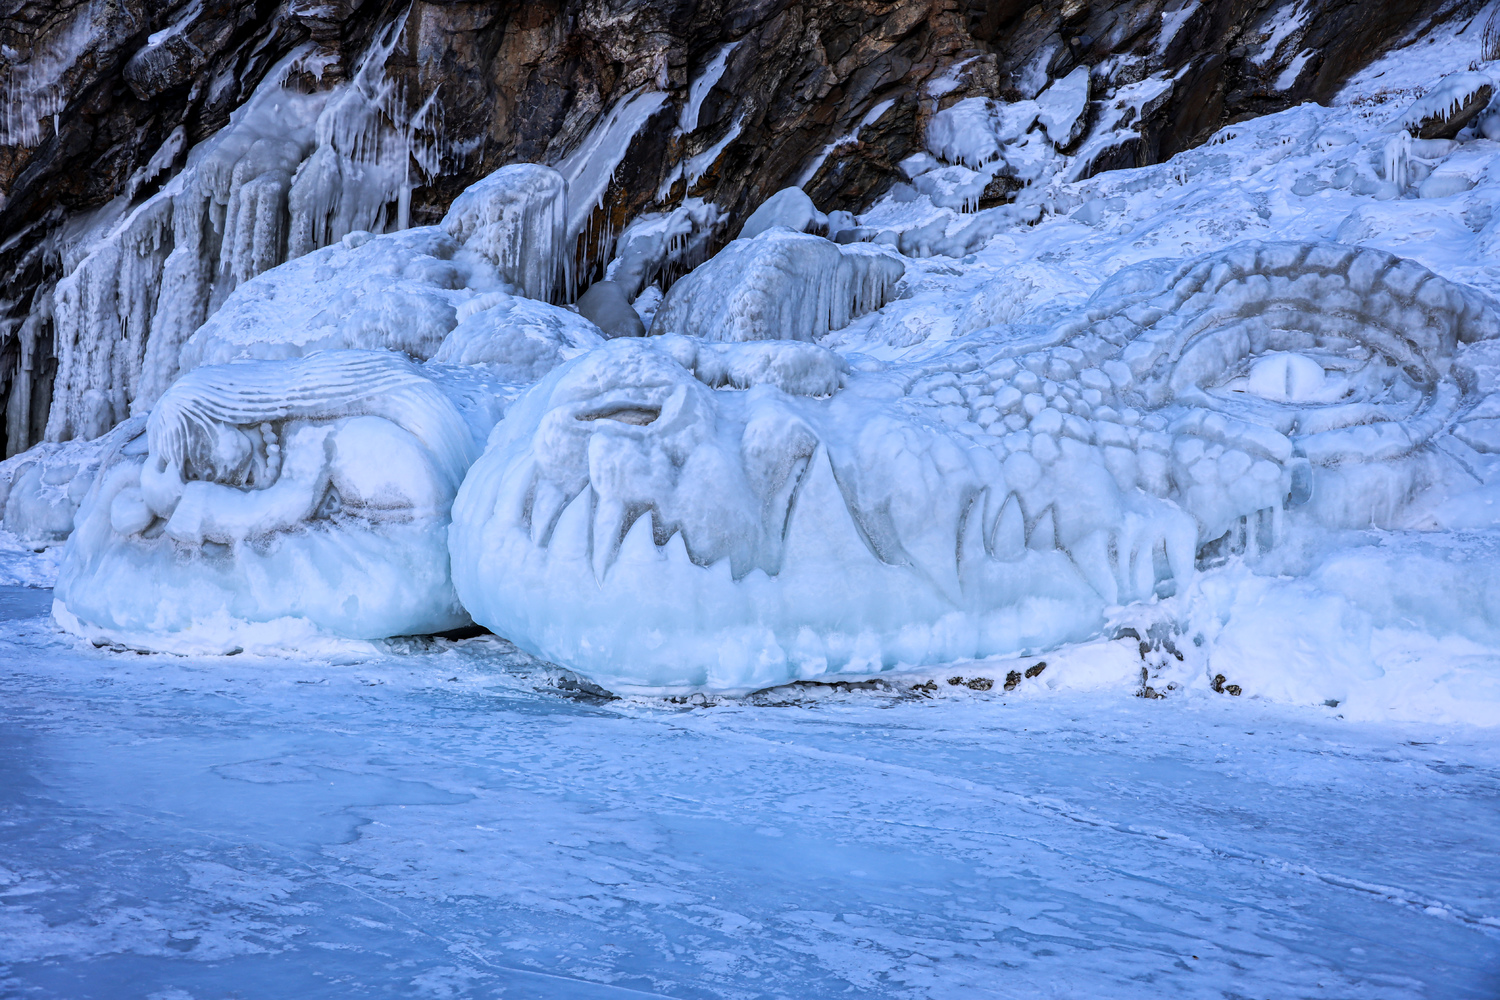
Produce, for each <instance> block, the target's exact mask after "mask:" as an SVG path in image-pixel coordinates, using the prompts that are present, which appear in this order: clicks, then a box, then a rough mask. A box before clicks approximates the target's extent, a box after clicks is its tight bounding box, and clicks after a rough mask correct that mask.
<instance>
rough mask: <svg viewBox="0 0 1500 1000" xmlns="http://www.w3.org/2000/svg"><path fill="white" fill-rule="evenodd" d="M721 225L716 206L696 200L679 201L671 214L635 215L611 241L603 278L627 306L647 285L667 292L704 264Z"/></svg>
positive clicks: (721, 217)
mask: <svg viewBox="0 0 1500 1000" xmlns="http://www.w3.org/2000/svg"><path fill="white" fill-rule="evenodd" d="M723 220H724V214H723V213H722V212H720V211H719V207H718V206H717V205H715V204H713V203H712V202H706V201H704V200H703V199H702V198H685V199H683V202H682V204H681V205H678V206H677V207H676V208H673V209H672V210H671V211H668V212H648V213H646V214H644V215H640V216H637V217H636V218H635V219H634V220H633V221H632V222H631V223H630V225H628V226H626V227H625V230H624V232H622V233H620V236H619V238H618V239H617V240H616V241H615V247H616V249H617V252H618V256H617V257H615V259H614V260H612V261H610V263H609V267H608V268H607V269H606V271H605V278H606V279H607V280H610V281H613V282H616V283H617V284H618V285H619V286H620V289H621V291H622V292H623V294H624V295H625V297H626V298H627V299H628V300H630V301H634V300H635V298H636V296H638V295H640V294H641V293H642V292H643V291H645V290H646V289H647V288H649V287H651V286H652V285H653V284H655V285H658V286H659V287H660V288H661V289H663V290H666V289H670V288H671V287H672V285H673V283H674V282H676V281H677V279H678V278H680V277H682V276H683V275H684V274H687V273H688V272H689V271H691V270H693V269H694V268H695V267H697V266H698V265H699V264H702V263H703V262H704V261H706V260H707V259H708V257H709V252H710V250H711V248H712V242H713V235H714V232H715V231H716V230H717V228H718V227H719V225H720V223H722V222H723Z"/></svg>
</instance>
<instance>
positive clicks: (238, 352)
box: [179, 226, 515, 372]
mask: <svg viewBox="0 0 1500 1000" xmlns="http://www.w3.org/2000/svg"><path fill="white" fill-rule="evenodd" d="M506 290H509V291H514V290H515V289H514V288H512V287H511V286H509V285H508V284H507V283H506V282H504V281H503V280H502V279H501V277H500V275H499V273H498V272H497V271H496V269H495V266H494V264H493V263H491V262H490V260H489V259H487V258H486V257H483V256H481V255H480V254H479V253H476V252H475V251H473V250H470V249H467V248H466V247H464V246H463V245H462V244H460V243H459V242H458V241H457V240H455V239H454V238H453V237H451V236H449V235H448V234H447V233H445V232H444V231H443V230H442V229H441V228H439V227H437V226H424V227H420V228H417V229H407V230H404V231H402V232H398V233H388V234H385V235H382V236H371V235H370V234H369V233H350V234H349V235H348V236H346V237H344V239H343V240H342V241H341V242H339V243H335V244H333V245H332V246H328V247H324V248H323V249H321V250H315V251H313V252H312V253H310V254H307V255H306V256H304V257H299V258H297V259H296V260H293V261H288V262H287V263H285V264H282V265H281V266H279V267H275V268H272V269H271V270H269V271H266V272H265V273H263V274H260V275H257V276H256V277H254V278H252V279H251V280H249V281H247V282H245V283H244V284H242V285H240V286H239V287H237V288H236V289H235V290H234V292H233V293H232V294H231V295H230V296H229V298H228V299H227V300H226V301H225V302H224V305H223V307H222V308H221V309H220V310H219V311H218V312H217V313H215V314H214V315H213V317H212V318H210V319H209V321H208V322H206V323H204V324H203V325H202V326H201V327H199V328H198V331H197V332H196V333H194V334H193V335H192V336H191V337H190V338H188V340H187V342H186V343H185V344H183V346H182V350H181V354H180V357H179V363H180V367H181V370H182V371H184V372H187V371H192V370H193V369H194V368H197V367H199V366H200V365H216V364H224V363H226V362H229V361H235V360H239V359H244V358H261V359H274V358H294V357H300V356H302V355H304V354H310V353H312V352H314V351H320V350H329V349H350V350H354V349H361V350H380V349H385V350H393V351H401V352H402V353H404V354H407V355H409V356H410V357H412V358H415V359H417V360H425V359H427V358H430V357H431V356H432V354H433V352H435V351H436V350H437V348H438V345H439V344H441V343H442V341H443V338H444V337H446V336H447V335H448V333H449V331H451V330H452V329H453V328H454V326H456V325H457V323H458V313H457V310H458V306H460V305H461V304H463V303H464V302H467V301H469V300H470V299H473V298H474V297H476V296H478V295H480V294H483V293H485V292H491V291H506Z"/></svg>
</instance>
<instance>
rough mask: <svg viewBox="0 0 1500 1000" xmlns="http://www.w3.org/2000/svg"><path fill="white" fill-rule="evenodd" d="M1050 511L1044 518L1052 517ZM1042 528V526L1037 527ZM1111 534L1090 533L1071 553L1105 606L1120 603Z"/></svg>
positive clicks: (1075, 543)
mask: <svg viewBox="0 0 1500 1000" xmlns="http://www.w3.org/2000/svg"><path fill="white" fill-rule="evenodd" d="M1050 515H1051V510H1050V509H1049V510H1048V512H1047V513H1046V514H1043V515H1042V517H1043V518H1044V519H1045V518H1047V517H1050ZM1037 527H1038V528H1040V527H1041V525H1040V524H1038V526H1037ZM1109 541H1110V539H1109V532H1108V531H1106V530H1105V529H1103V528H1100V529H1098V530H1097V531H1093V532H1090V533H1089V534H1088V535H1086V536H1085V537H1084V538H1082V539H1081V540H1079V541H1077V542H1074V543H1073V548H1072V551H1071V552H1070V553H1069V554H1070V555H1071V556H1072V558H1073V564H1074V565H1075V566H1077V567H1078V571H1079V572H1080V573H1082V574H1083V578H1084V579H1085V580H1087V581H1088V582H1089V586H1091V587H1093V588H1094V589H1095V590H1096V591H1098V592H1099V596H1100V597H1102V598H1104V603H1105V604H1118V603H1120V585H1119V581H1117V580H1116V579H1115V571H1114V568H1113V567H1112V566H1111V565H1110V558H1109V556H1110V544H1109Z"/></svg>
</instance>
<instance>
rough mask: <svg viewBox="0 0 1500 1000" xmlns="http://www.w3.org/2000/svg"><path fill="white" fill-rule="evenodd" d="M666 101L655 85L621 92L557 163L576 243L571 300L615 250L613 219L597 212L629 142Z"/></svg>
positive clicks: (572, 239)
mask: <svg viewBox="0 0 1500 1000" xmlns="http://www.w3.org/2000/svg"><path fill="white" fill-rule="evenodd" d="M666 103H667V95H666V94H665V93H663V92H661V91H658V90H646V89H641V90H636V91H632V92H631V93H629V94H626V95H625V96H624V97H622V98H620V99H619V100H618V101H616V102H615V104H614V105H613V106H612V107H611V108H610V110H609V111H608V112H606V113H605V114H604V115H603V116H602V117H601V118H600V119H599V121H598V123H597V124H595V126H594V127H593V129H591V130H590V131H589V133H588V134H587V135H586V136H584V138H583V139H582V140H581V141H580V142H579V143H578V145H577V146H575V147H574V148H573V149H572V150H571V151H570V152H569V153H568V154H567V155H566V156H564V157H563V158H562V159H561V160H560V161H558V163H557V170H558V172H559V173H561V174H562V176H563V180H564V181H566V182H567V185H568V223H567V238H568V241H569V243H570V245H571V246H573V247H574V248H575V253H574V258H575V270H574V272H573V278H572V282H571V283H572V285H573V287H572V288H569V289H568V295H567V297H568V299H570V300H571V299H573V298H575V297H576V296H577V294H578V292H580V291H581V290H582V287H581V286H582V285H584V284H586V283H587V282H588V281H590V280H591V279H592V277H593V274H594V270H595V268H596V267H597V266H599V265H600V264H602V263H603V262H604V261H608V260H609V259H610V258H611V257H613V256H614V245H615V239H614V236H615V234H614V231H613V223H612V222H611V221H609V215H608V213H607V212H601V210H602V209H603V208H604V201H605V197H606V196H607V195H608V194H609V186H610V184H611V183H613V181H614V177H615V170H616V169H618V168H619V166H620V163H621V161H623V160H624V159H625V155H626V153H628V152H629V151H630V144H631V142H633V141H634V140H635V137H636V136H637V135H638V134H639V133H640V131H641V130H642V129H643V128H645V126H646V123H647V122H649V121H650V120H651V118H652V117H653V116H654V115H656V114H657V112H659V111H660V110H661V109H662V107H663V106H664V105H665V104H666ZM601 214H602V215H603V216H604V218H603V219H602V220H600V219H599V218H598V217H599V216H600V215H601Z"/></svg>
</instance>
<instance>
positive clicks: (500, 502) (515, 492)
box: [495, 462, 536, 529]
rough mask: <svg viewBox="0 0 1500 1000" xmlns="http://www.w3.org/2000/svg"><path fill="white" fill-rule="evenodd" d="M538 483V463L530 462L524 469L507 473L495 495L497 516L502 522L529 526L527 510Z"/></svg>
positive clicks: (524, 526)
mask: <svg viewBox="0 0 1500 1000" xmlns="http://www.w3.org/2000/svg"><path fill="white" fill-rule="evenodd" d="M535 485H536V463H534V462H528V463H527V464H526V466H525V467H524V468H522V469H517V470H516V471H515V472H514V473H512V474H510V475H507V476H506V477H505V479H504V481H503V483H502V485H501V487H500V491H499V495H498V496H496V497H495V516H496V517H498V518H500V519H501V520H502V523H506V524H512V525H515V526H516V527H518V528H523V529H524V528H529V527H530V526H529V525H528V524H527V523H526V511H527V508H528V506H529V502H530V499H531V490H532V487H533V486H535Z"/></svg>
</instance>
